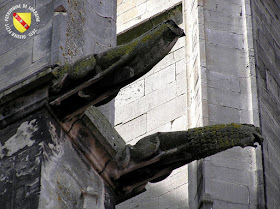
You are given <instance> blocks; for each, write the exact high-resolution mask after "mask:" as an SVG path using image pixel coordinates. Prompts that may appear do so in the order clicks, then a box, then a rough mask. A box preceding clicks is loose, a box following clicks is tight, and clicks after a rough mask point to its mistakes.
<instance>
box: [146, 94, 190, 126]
mask: <svg viewBox="0 0 280 209" xmlns="http://www.w3.org/2000/svg"><path fill="white" fill-rule="evenodd" d="M185 111H186V97H185V95H183V96H180V97H177V98H175V99H173V100H171V101H170V102H167V103H165V104H163V105H161V106H158V107H157V108H155V109H153V110H151V111H149V112H148V115H147V130H148V131H150V130H152V129H155V128H157V127H160V126H161V125H163V124H165V123H167V122H170V121H172V120H174V119H176V118H178V117H180V116H182V115H184V114H185Z"/></svg>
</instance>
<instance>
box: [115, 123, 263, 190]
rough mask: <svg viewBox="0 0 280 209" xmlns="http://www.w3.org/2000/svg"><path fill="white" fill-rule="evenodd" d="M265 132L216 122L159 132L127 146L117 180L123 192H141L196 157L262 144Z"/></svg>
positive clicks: (120, 162)
mask: <svg viewBox="0 0 280 209" xmlns="http://www.w3.org/2000/svg"><path fill="white" fill-rule="evenodd" d="M262 140H263V138H262V136H261V131H260V129H259V128H256V127H255V126H253V125H246V124H243V125H240V124H228V125H213V126H206V127H202V128H194V129H190V130H188V131H178V132H166V133H164V132H162V133H155V134H152V135H150V136H147V137H145V138H143V139H141V140H139V141H138V142H137V143H136V144H135V145H134V146H130V145H127V146H126V148H125V149H124V150H123V152H121V153H120V154H119V155H118V156H117V159H116V162H117V164H118V166H119V172H118V173H117V174H116V176H115V179H116V181H117V182H118V183H119V185H121V187H122V189H123V192H127V193H130V192H133V190H136V191H134V192H139V190H141V189H143V188H144V187H145V185H146V184H147V183H148V182H158V181H161V180H163V179H165V178H166V177H167V176H169V175H170V173H171V172H172V171H173V170H174V169H176V168H178V167H181V166H183V165H186V164H188V163H190V162H192V161H194V160H198V159H201V158H205V157H208V156H211V155H213V154H216V153H219V152H221V151H224V150H227V149H229V148H232V147H235V146H241V147H246V146H256V145H255V143H256V142H257V143H259V144H261V143H262Z"/></svg>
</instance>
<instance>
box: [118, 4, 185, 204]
mask: <svg viewBox="0 0 280 209" xmlns="http://www.w3.org/2000/svg"><path fill="white" fill-rule="evenodd" d="M178 2H179V1H168V2H167V1H140V2H139V1H119V3H118V4H119V5H118V21H117V28H118V31H119V32H120V31H122V33H121V35H122V36H124V34H125V33H129V32H130V31H141V30H140V29H139V27H142V28H145V27H146V26H147V22H145V21H147V19H149V18H150V19H149V21H148V22H151V23H152V24H151V25H153V24H154V26H155V25H156V24H157V23H159V22H157V20H158V19H161V21H162V20H164V18H167V17H169V18H171V19H174V17H175V16H176V17H177V16H178V15H175V16H172V15H171V16H172V17H171V16H170V14H171V13H176V12H179V15H180V18H179V19H180V20H179V22H177V23H179V24H180V25H179V26H181V27H184V24H183V23H182V10H181V9H182V7H181V6H179V7H180V11H178V9H175V10H176V11H175V12H174V10H173V9H172V8H178V7H177V3H178ZM143 7H144V8H145V9H141V10H140V9H139V8H143ZM168 8H170V10H169V11H173V12H169V13H168V11H166V15H165V14H163V13H164V10H165V9H168ZM135 11H137V12H136V13H135V14H134V12H135ZM141 12H142V13H141ZM158 13H160V14H158ZM125 15H128V17H125ZM159 16H160V17H159ZM162 18H163V19H162ZM175 19H176V18H175ZM124 21H127V22H124ZM143 21H144V22H143ZM138 23H139V24H138ZM134 24H138V25H137V27H135V26H134ZM131 26H134V27H132V28H130V27H131ZM123 30H126V31H125V32H124V31H123ZM139 35H141V34H139ZM122 39H123V38H122ZM186 87H187V84H186V65H185V40H184V38H180V39H179V41H178V42H177V44H176V45H175V46H174V48H173V49H172V50H171V52H170V53H169V54H168V55H167V56H166V57H165V58H164V59H163V60H162V61H160V62H159V63H158V64H157V65H156V66H155V67H154V68H153V69H152V70H151V71H150V72H149V73H148V74H147V75H145V76H143V77H142V78H140V79H138V80H137V81H135V82H134V83H132V84H131V85H129V86H127V87H126V88H124V89H122V90H121V91H120V93H119V95H118V96H117V97H116V99H115V127H116V129H117V131H118V132H119V133H120V135H121V136H122V137H123V138H124V139H125V140H126V142H127V143H130V144H134V143H135V142H137V141H138V140H139V139H140V138H143V137H144V136H147V135H150V134H152V133H155V132H159V131H163V132H164V131H177V130H186V129H187V115H186V114H187V111H186V104H187V101H186V98H187V95H186ZM187 180H188V173H187V167H186V166H185V167H182V168H180V169H178V170H176V171H174V172H173V173H172V174H171V175H170V176H169V177H168V178H167V179H165V180H164V181H162V182H160V183H156V184H148V186H147V187H146V189H147V191H146V192H144V193H142V194H140V195H138V196H137V197H134V198H132V199H129V200H127V201H125V202H123V203H121V204H119V205H117V208H120V209H123V208H126V209H129V208H131V209H134V208H139V209H140V208H166V209H167V208H170V209H175V208H185V207H186V206H187V204H188V184H187Z"/></svg>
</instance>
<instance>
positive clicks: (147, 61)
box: [50, 20, 184, 120]
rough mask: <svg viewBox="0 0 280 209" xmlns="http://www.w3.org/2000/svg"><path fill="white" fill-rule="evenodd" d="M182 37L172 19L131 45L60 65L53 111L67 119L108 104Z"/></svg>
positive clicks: (53, 90)
mask: <svg viewBox="0 0 280 209" xmlns="http://www.w3.org/2000/svg"><path fill="white" fill-rule="evenodd" d="M182 36H184V32H183V30H182V29H181V28H179V27H178V26H177V25H176V23H175V22H174V21H172V20H168V21H166V22H164V23H161V24H159V25H158V26H156V27H155V28H154V29H153V30H150V31H149V32H147V33H146V34H144V35H142V36H140V37H139V38H137V39H135V40H133V41H132V42H130V43H128V44H125V45H121V46H118V47H115V48H111V49H109V50H107V51H104V52H102V53H100V54H97V55H90V56H88V57H86V58H83V59H81V60H78V61H77V62H75V63H74V64H73V65H65V66H63V67H61V68H58V69H57V70H55V71H54V73H53V74H54V75H55V76H56V77H57V79H58V80H57V81H55V84H54V85H53V86H52V88H51V91H50V93H51V100H50V104H51V106H52V107H53V110H54V111H55V112H56V114H57V115H58V117H59V118H60V119H62V120H65V119H70V118H71V117H73V115H77V114H79V113H81V112H83V111H84V110H85V108H86V107H88V106H89V105H95V106H100V105H102V104H106V103H107V102H109V101H111V100H112V99H113V98H115V96H116V95H117V93H118V92H119V90H120V88H122V87H124V86H126V85H128V84H129V83H131V82H133V81H135V80H136V79H138V78H140V77H141V76H143V75H144V74H145V73H147V72H148V71H149V70H151V68H152V67H153V66H154V65H155V64H157V63H158V62H159V61H160V60H161V59H162V58H163V57H164V56H165V55H167V54H168V52H169V51H170V50H171V49H172V47H173V46H174V45H175V43H176V41H177V40H178V39H179V38H180V37H182ZM174 76H175V72H174ZM69 104H70V105H69Z"/></svg>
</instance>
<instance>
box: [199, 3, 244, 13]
mask: <svg viewBox="0 0 280 209" xmlns="http://www.w3.org/2000/svg"><path fill="white" fill-rule="evenodd" d="M203 7H204V9H206V10H211V11H215V12H217V13H222V14H231V15H240V14H241V11H242V7H241V5H240V4H238V2H236V1H231V2H228V1H221V0H215V1H207V2H205V3H204V5H203Z"/></svg>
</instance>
